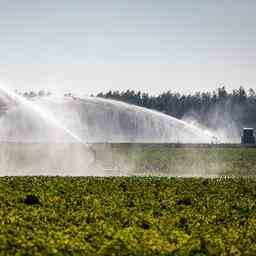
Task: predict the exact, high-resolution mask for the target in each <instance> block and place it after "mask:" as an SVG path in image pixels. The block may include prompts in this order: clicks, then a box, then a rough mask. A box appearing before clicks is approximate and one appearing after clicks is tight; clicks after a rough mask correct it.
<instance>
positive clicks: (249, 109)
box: [97, 86, 256, 128]
mask: <svg viewBox="0 0 256 256" xmlns="http://www.w3.org/2000/svg"><path fill="white" fill-rule="evenodd" d="M97 97H102V98H106V99H114V100H119V101H123V102H127V103H130V104H134V105H137V106H140V107H145V108H148V109H152V110H157V111H160V112H163V113H165V114H167V115H170V116H173V117H176V118H178V119H182V118H188V117H192V118H193V119H195V120H196V121H198V122H200V124H202V125H204V126H206V127H211V128H216V127H218V126H220V125H227V124H230V122H231V123H235V124H236V125H238V126H239V127H240V126H241V127H242V126H252V127H256V93H255V90H254V89H252V88H251V89H249V90H245V89H244V88H243V87H240V88H238V89H234V90H233V91H231V92H228V91H227V90H226V88H225V86H223V87H220V88H218V89H217V90H215V91H212V92H196V93H194V94H187V95H185V94H180V93H176V92H171V91H167V92H163V93H161V94H159V95H157V96H152V95H149V94H147V93H142V92H140V91H134V90H126V91H108V92H106V93H103V92H101V93H99V94H97Z"/></svg>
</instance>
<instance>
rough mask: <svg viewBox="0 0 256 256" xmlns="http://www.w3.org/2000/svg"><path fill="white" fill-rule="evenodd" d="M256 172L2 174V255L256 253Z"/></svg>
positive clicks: (0, 207) (0, 203)
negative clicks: (190, 175)
mask: <svg viewBox="0 0 256 256" xmlns="http://www.w3.org/2000/svg"><path fill="white" fill-rule="evenodd" d="M255 198H256V179H255V178H252V177H251V178H232V179H228V178H219V179H202V178H187V179H185V178H163V177H162V178H157V177H154V178H150V177H127V178H125V177H115V178H114V177H112V178H89V177H88V178H81V177H77V178H71V177H2V178H0V255H197V256H203V255H252V256H253V255H256V202H255Z"/></svg>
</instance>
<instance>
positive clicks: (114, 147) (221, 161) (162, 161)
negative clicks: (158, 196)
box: [94, 143, 256, 177]
mask: <svg viewBox="0 0 256 256" xmlns="http://www.w3.org/2000/svg"><path fill="white" fill-rule="evenodd" d="M94 148H95V150H96V152H97V153H96V160H97V161H98V162H99V163H101V162H103V164H106V163H107V164H108V166H110V168H118V169H120V173H121V174H125V175H136V176H140V175H151V176H155V175H157V176H181V177H182V176H185V177H191V176H192V177H193V176H195V177H198V176H201V177H220V176H229V177H237V176H246V177H248V176H256V147H255V146H243V145H239V144H233V145H232V144H231V145H229V144H220V145H218V144H217V145H211V144H209V145H206V144H191V145H189V144H188V145H182V144H147V143H144V144H140V143H137V144H133V143H123V144H122V143H121V144H118V143H113V144H105V145H104V144H99V145H94ZM114 174H115V173H114Z"/></svg>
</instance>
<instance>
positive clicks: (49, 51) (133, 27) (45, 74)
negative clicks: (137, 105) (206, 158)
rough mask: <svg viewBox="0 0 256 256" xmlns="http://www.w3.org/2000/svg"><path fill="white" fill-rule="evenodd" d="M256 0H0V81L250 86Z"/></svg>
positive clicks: (18, 84) (100, 86) (88, 86)
mask: <svg viewBox="0 0 256 256" xmlns="http://www.w3.org/2000/svg"><path fill="white" fill-rule="evenodd" d="M255 13H256V1H254V0H243V1H240V0H222V1H220V0H211V1H210V0H196V1H191V0H172V1H171V0H165V1H164V0H158V1H155V0H148V1H146V0H140V1H138V0H137V1H136V0H129V1H127V0H109V1H105V0H101V1H99V0H94V1H87V0H81V1H78V0H72V1H70V0H43V1H39V0H22V1H21V0H11V1H10V0H0V17H1V22H0V81H1V82H3V83H6V84H8V85H9V86H10V87H12V88H17V89H20V90H29V89H32V88H33V89H35V90H38V89H42V88H46V89H50V90H52V91H73V92H79V93H85V94H90V93H96V92H100V91H106V90H108V89H113V90H115V89H120V90H122V89H138V90H143V91H147V92H149V93H152V94H156V93H158V92H161V91H164V90H169V89H170V90H172V91H180V92H185V93H188V92H193V91H197V90H213V89H215V88H217V86H218V85H222V84H225V85H226V87H227V88H228V89H233V88H237V87H239V86H240V85H243V86H244V87H245V88H249V87H252V88H255V87H256V72H255V69H256V56H255V55H256V15H255Z"/></svg>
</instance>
